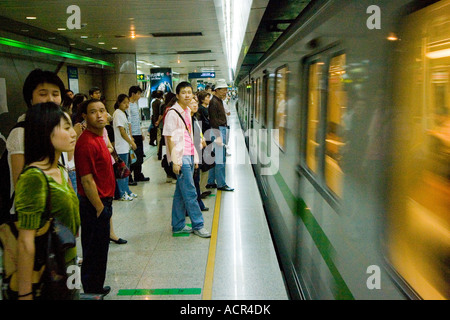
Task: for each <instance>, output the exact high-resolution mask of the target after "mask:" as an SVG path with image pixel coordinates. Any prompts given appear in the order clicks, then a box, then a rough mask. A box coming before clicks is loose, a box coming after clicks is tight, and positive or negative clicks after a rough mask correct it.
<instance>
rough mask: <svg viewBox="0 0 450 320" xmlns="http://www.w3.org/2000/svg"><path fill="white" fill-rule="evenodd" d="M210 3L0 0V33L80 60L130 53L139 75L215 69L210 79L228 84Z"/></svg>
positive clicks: (192, 0)
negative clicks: (76, 15) (73, 23)
mask: <svg viewBox="0 0 450 320" xmlns="http://www.w3.org/2000/svg"><path fill="white" fill-rule="evenodd" d="M216 2H217V0H163V1H162V0H157V1H156V0H138V1H135V0H127V1H123V0H98V1H92V0H77V1H73V0H69V1H66V0H53V1H45V0H44V1H36V0H21V1H17V0H2V1H0V16H2V17H1V19H0V30H5V31H8V32H11V33H14V34H19V35H23V36H25V37H27V38H37V39H41V40H45V41H46V42H50V43H54V44H58V45H62V46H65V47H66V48H67V50H69V51H71V52H76V53H78V54H83V55H85V56H99V55H101V56H103V57H104V56H107V55H108V54H111V53H113V54H115V53H136V60H137V61H138V69H139V70H141V71H142V72H144V73H149V69H150V68H151V67H153V66H160V67H172V70H173V71H174V72H176V73H180V74H186V73H189V72H202V71H205V70H207V71H215V72H216V78H225V79H227V80H228V81H229V80H230V79H229V76H228V74H229V72H228V66H227V60H226V55H225V53H224V52H225V49H224V48H223V43H224V42H223V41H222V39H221V36H220V35H221V30H220V28H223V26H220V25H219V23H218V18H217V17H218V15H221V14H222V12H221V11H220V10H221V8H220V7H219V8H217V9H216V5H215V3H216ZM74 3H76V5H78V6H79V8H80V13H81V29H79V30H78V29H73V30H69V29H68V28H67V20H68V18H70V17H71V15H72V14H73V13H72V11H69V13H67V8H68V7H69V6H70V5H72V4H74ZM218 3H221V1H220V0H219V2H218ZM26 17H36V19H34V20H28V19H27V18H26ZM58 28H66V30H58ZM170 33H172V34H170ZM185 33H190V34H185ZM222 33H223V30H222ZM133 34H134V38H133V37H132V35H133ZM82 37H83V38H82ZM86 37H87V38H86ZM105 59H106V58H105Z"/></svg>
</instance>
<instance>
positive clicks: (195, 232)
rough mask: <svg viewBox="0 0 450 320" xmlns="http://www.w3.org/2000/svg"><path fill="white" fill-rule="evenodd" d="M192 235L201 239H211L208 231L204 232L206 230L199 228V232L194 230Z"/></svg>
mask: <svg viewBox="0 0 450 320" xmlns="http://www.w3.org/2000/svg"><path fill="white" fill-rule="evenodd" d="M194 234H196V235H197V236H199V237H201V238H210V237H211V233H209V231H208V230H206V228H204V227H203V228H201V229H199V230H194Z"/></svg>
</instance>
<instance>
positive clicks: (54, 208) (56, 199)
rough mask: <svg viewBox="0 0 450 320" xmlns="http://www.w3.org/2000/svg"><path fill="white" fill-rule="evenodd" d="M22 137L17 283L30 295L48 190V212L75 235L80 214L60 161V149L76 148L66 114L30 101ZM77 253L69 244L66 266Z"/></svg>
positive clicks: (20, 295) (17, 196)
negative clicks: (22, 170)
mask: <svg viewBox="0 0 450 320" xmlns="http://www.w3.org/2000/svg"><path fill="white" fill-rule="evenodd" d="M24 140H25V170H26V171H24V172H23V173H22V174H21V175H20V176H19V179H18V181H17V185H16V189H15V192H16V193H15V208H16V212H17V218H18V224H17V227H18V230H19V237H18V268H17V285H18V298H19V299H27V300H31V299H33V298H34V297H35V294H36V292H34V291H33V288H32V284H33V279H32V274H33V269H34V264H35V256H36V254H37V253H38V251H39V249H40V248H36V246H35V237H36V233H37V230H39V229H41V228H42V227H43V226H44V224H45V223H46V222H47V219H46V217H44V216H43V215H44V213H45V209H46V201H47V197H48V195H50V199H51V206H50V208H51V209H50V216H52V217H55V218H57V219H58V220H59V221H60V222H61V223H62V224H64V225H65V226H66V227H67V228H68V229H69V230H70V231H72V233H73V234H74V236H75V235H76V234H77V232H78V228H79V226H80V214H79V202H78V198H77V195H76V194H75V191H74V190H73V188H72V187H71V186H70V184H69V182H68V176H67V172H66V171H65V167H64V166H62V165H60V164H59V163H58V160H59V158H60V157H61V153H62V152H73V151H74V148H75V143H76V132H75V130H74V129H73V127H72V122H71V120H70V117H69V115H68V114H67V113H65V112H63V111H62V110H61V108H60V106H59V105H57V104H55V103H53V102H46V103H40V104H37V105H34V106H32V107H31V108H30V109H28V112H27V113H26V121H25V139H24ZM28 167H32V168H29V169H27V168H28ZM43 173H44V174H43ZM47 181H48V184H47ZM76 257H77V249H76V247H74V248H70V249H68V250H67V252H66V255H65V262H66V267H68V266H70V265H75V263H76ZM78 295H79V293H78V290H76V289H74V290H73V291H72V298H73V299H77V298H78ZM35 298H37V297H35Z"/></svg>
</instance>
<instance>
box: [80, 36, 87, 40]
mask: <svg viewBox="0 0 450 320" xmlns="http://www.w3.org/2000/svg"><path fill="white" fill-rule="evenodd" d="M80 38H81V39H87V38H89V37H88V36H81V37H80Z"/></svg>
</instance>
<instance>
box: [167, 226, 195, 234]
mask: <svg viewBox="0 0 450 320" xmlns="http://www.w3.org/2000/svg"><path fill="white" fill-rule="evenodd" d="M172 233H192V228H191V227H189V226H186V225H185V226H184V228H183V229H181V230H178V231H173V232H172Z"/></svg>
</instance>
